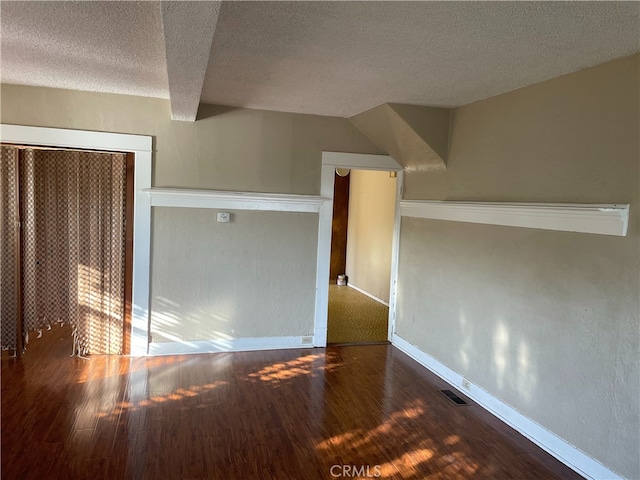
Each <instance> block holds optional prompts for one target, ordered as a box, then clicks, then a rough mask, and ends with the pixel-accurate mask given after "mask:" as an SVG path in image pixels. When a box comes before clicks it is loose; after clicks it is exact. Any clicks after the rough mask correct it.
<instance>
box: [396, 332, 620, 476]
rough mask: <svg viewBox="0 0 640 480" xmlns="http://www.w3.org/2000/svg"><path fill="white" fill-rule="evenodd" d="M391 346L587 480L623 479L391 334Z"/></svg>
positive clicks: (402, 339)
mask: <svg viewBox="0 0 640 480" xmlns="http://www.w3.org/2000/svg"><path fill="white" fill-rule="evenodd" d="M391 343H392V344H393V345H394V346H395V347H397V348H398V349H399V350H401V351H403V352H404V353H406V354H407V355H409V356H410V357H411V358H413V359H414V360H416V361H417V362H418V363H420V364H421V365H422V366H424V367H426V368H427V369H428V370H430V371H431V372H433V373H435V374H436V375H438V376H439V377H440V378H442V379H443V380H444V381H445V382H447V383H449V384H450V385H451V386H453V387H454V388H456V389H457V390H459V391H460V392H461V393H462V394H463V395H464V396H466V397H469V398H470V399H472V400H473V401H474V402H476V403H477V404H478V405H480V406H481V407H483V408H484V409H485V410H488V411H489V412H490V413H492V414H493V415H495V416H496V417H498V418H499V419H500V420H502V421H503V422H504V423H506V424H507V425H509V426H510V427H511V428H513V429H515V430H517V431H518V432H520V433H521V434H522V435H524V436H525V437H527V438H528V439H529V440H531V441H532V442H533V443H535V444H536V445H538V446H539V447H540V448H542V449H543V450H545V451H546V452H548V453H549V454H551V455H552V456H554V457H555V458H557V459H558V460H560V461H561V462H562V463H564V464H565V465H567V466H568V467H570V468H571V469H573V470H575V471H576V472H577V473H579V474H580V475H582V476H584V477H585V478H589V479H602V480H623V477H621V476H620V475H618V474H616V473H614V472H612V471H611V470H609V469H608V468H607V467H605V466H604V465H602V464H601V463H600V462H598V461H597V460H595V459H593V458H591V457H590V456H589V455H587V454H586V453H584V452H582V451H580V450H578V449H577V448H576V447H574V446H573V445H571V444H570V443H568V442H567V441H566V440H563V439H562V438H560V437H558V436H557V435H556V434H555V433H553V432H550V431H549V430H547V429H546V428H544V427H543V426H542V425H540V424H538V423H536V422H534V421H533V420H531V419H530V418H528V417H526V416H524V415H523V414H522V413H520V412H518V411H517V410H516V409H514V408H513V407H511V406H509V405H507V404H506V403H504V402H503V401H501V400H499V399H498V398H496V397H494V396H493V395H492V394H491V393H489V392H487V391H486V390H484V389H482V388H480V387H478V386H477V385H474V384H471V388H470V389H468V390H467V389H466V388H462V378H463V377H462V375H460V374H459V373H457V372H455V371H453V370H451V369H450V368H449V367H447V366H446V365H444V364H443V363H441V362H439V361H438V360H436V359H435V358H433V357H432V356H430V355H428V354H427V353H425V352H423V351H422V350H420V349H419V348H418V347H416V346H415V345H412V344H411V343H409V342H408V341H406V340H405V339H404V338H402V337H399V336H398V335H396V334H394V335H393V338H392V341H391Z"/></svg>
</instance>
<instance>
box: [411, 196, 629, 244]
mask: <svg viewBox="0 0 640 480" xmlns="http://www.w3.org/2000/svg"><path fill="white" fill-rule="evenodd" d="M400 214H401V215H402V216H403V217H416V218H427V219H432V220H447V221H452V222H468V223H483V224H488V225H502V226H509V227H524V228H538V229H543V230H558V231H565V232H581V233H595V234H599V235H614V236H619V237H624V236H626V235H627V227H628V223H629V205H628V204H578V203H576V204H571V203H568V204H563V203H473V202H446V201H431V200H402V201H401V202H400Z"/></svg>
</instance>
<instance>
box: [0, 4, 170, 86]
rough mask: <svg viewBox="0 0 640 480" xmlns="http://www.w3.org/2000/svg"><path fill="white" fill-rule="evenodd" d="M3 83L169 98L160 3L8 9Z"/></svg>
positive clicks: (3, 29)
mask: <svg viewBox="0 0 640 480" xmlns="http://www.w3.org/2000/svg"><path fill="white" fill-rule="evenodd" d="M0 8H1V13H2V18H1V20H2V23H1V25H0V26H1V29H0V38H1V39H2V68H1V69H0V79H1V80H2V83H13V84H20V85H32V86H41V87H54V88H66V89H73V90H88V91H95V92H105V93H121V94H128V95H139V96H144V97H158V98H168V97H169V91H168V87H167V68H166V62H165V53H164V43H163V38H162V23H161V17H160V7H159V2H2V3H1V4H0Z"/></svg>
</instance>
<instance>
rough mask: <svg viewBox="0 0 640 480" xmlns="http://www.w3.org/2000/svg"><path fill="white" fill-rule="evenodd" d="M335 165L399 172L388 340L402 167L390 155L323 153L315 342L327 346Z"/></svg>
mask: <svg viewBox="0 0 640 480" xmlns="http://www.w3.org/2000/svg"><path fill="white" fill-rule="evenodd" d="M336 168H353V169H356V170H386V171H394V172H398V179H397V183H396V185H397V187H396V206H395V212H396V213H395V221H394V230H393V248H392V258H391V278H390V286H391V288H390V299H389V339H391V336H392V334H393V332H394V331H395V305H396V299H395V295H396V289H395V285H396V283H397V275H398V245H399V242H398V240H399V238H400V200H401V198H402V185H403V172H402V166H401V165H400V164H398V163H397V162H396V161H395V160H394V159H393V158H391V157H390V156H388V155H369V154H361V153H342V152H322V176H321V183H320V196H321V197H322V198H323V199H324V201H323V203H322V206H321V207H320V215H319V219H318V258H317V268H316V306H315V321H314V333H313V345H314V346H315V347H325V346H326V345H327V315H328V308H329V268H330V264H331V223H332V220H333V188H334V181H335V169H336Z"/></svg>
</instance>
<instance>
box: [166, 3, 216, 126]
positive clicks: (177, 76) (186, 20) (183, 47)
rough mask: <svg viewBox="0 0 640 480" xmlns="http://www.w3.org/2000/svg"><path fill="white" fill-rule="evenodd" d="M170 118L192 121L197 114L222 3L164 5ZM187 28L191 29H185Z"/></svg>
mask: <svg viewBox="0 0 640 480" xmlns="http://www.w3.org/2000/svg"><path fill="white" fill-rule="evenodd" d="M161 6H162V26H163V31H164V45H165V50H166V52H167V75H168V77H169V91H170V93H171V95H170V96H171V118H172V120H184V121H191V122H193V121H194V120H195V119H196V114H197V113H198V104H199V103H200V93H201V92H202V83H203V82H204V75H205V73H206V71H207V63H208V61H209V51H210V50H211V40H212V39H213V32H214V31H215V28H216V22H217V21H218V13H219V11H220V2H212V1H209V2H162V3H161ZM186 25H188V26H189V28H185V26H186Z"/></svg>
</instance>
